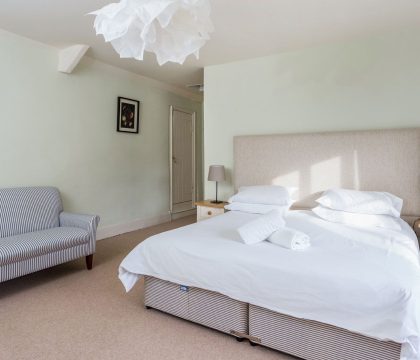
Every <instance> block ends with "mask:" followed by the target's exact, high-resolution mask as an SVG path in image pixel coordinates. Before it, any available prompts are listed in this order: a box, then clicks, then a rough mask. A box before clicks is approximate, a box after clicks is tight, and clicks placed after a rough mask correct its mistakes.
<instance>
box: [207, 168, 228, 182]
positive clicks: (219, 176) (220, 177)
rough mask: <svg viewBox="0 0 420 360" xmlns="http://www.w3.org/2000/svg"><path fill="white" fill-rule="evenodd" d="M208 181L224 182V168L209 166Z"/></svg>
mask: <svg viewBox="0 0 420 360" xmlns="http://www.w3.org/2000/svg"><path fill="white" fill-rule="evenodd" d="M207 180H209V181H224V180H225V167H224V166H223V165H210V167H209V176H208V178H207Z"/></svg>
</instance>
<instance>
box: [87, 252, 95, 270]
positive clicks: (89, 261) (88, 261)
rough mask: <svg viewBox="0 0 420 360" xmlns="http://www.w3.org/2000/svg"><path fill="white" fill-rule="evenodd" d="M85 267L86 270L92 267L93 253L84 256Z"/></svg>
mask: <svg viewBox="0 0 420 360" xmlns="http://www.w3.org/2000/svg"><path fill="white" fill-rule="evenodd" d="M86 267H87V269H88V270H92V268H93V254H92V255H88V256H86Z"/></svg>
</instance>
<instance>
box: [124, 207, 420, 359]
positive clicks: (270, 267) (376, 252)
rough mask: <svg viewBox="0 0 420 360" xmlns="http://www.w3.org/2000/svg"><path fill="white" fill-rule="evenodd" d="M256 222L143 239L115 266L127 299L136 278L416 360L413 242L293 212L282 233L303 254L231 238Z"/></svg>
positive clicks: (214, 222)
mask: <svg viewBox="0 0 420 360" xmlns="http://www.w3.org/2000/svg"><path fill="white" fill-rule="evenodd" d="M256 216H258V215H255V214H249V213H241V212H233V211H232V212H229V213H226V214H224V215H220V216H217V217H214V218H211V219H209V220H206V221H202V222H199V223H197V224H193V225H190V226H186V227H183V228H179V229H176V230H172V231H169V232H166V233H162V234H159V235H155V236H152V237H151V238H149V239H147V240H145V241H143V242H142V243H141V244H139V245H138V246H137V247H136V248H135V249H134V250H133V251H132V252H131V253H130V254H129V255H128V256H127V257H126V258H125V259H124V260H123V262H122V263H121V266H120V269H119V273H120V275H119V276H120V279H121V281H122V282H123V284H124V286H125V288H126V290H127V291H129V290H130V289H131V288H132V287H133V286H134V284H135V283H136V282H137V280H138V279H139V278H140V277H141V275H150V276H155V277H157V278H160V279H163V280H168V281H171V282H174V283H178V284H183V285H189V286H196V287H200V288H203V289H207V290H212V291H217V292H220V293H222V294H225V295H227V296H230V297H232V298H234V299H237V300H241V301H244V302H248V303H251V304H254V305H258V306H262V307H265V308H267V309H271V310H273V311H277V312H280V313H283V314H288V315H291V316H295V317H298V318H304V319H310V320H316V321H320V322H323V323H327V324H331V325H335V326H338V327H341V328H345V329H348V330H350V331H353V332H357V333H360V334H363V335H366V336H370V337H374V338H377V339H380V340H392V341H395V342H399V343H402V344H403V346H402V354H401V359H402V360H419V359H420V266H419V250H418V244H417V239H416V236H415V234H414V232H413V231H412V230H411V229H410V227H409V226H408V224H406V223H405V222H403V221H402V220H401V222H402V226H403V230H402V231H392V230H386V229H380V228H374V229H357V228H352V227H348V226H345V225H341V224H335V223H329V222H327V221H325V220H322V219H320V218H318V217H317V216H316V215H314V214H313V213H312V212H306V211H293V212H290V215H288V216H287V218H286V226H288V227H291V228H295V229H299V230H301V231H303V232H305V233H306V234H308V235H309V236H310V238H311V244H312V246H311V247H310V248H309V249H307V250H305V251H291V250H288V249H284V248H281V247H279V246H276V245H274V244H271V243H269V242H267V241H264V242H262V243H259V244H256V245H245V244H243V243H242V242H241V241H240V238H239V235H238V233H237V231H236V229H237V228H238V227H239V226H241V225H243V224H245V223H246V222H248V221H250V220H252V219H254V218H255V217H256Z"/></svg>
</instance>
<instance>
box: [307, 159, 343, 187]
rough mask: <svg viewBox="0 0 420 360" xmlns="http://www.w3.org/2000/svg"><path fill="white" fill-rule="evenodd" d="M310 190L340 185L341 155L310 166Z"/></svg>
mask: <svg viewBox="0 0 420 360" xmlns="http://www.w3.org/2000/svg"><path fill="white" fill-rule="evenodd" d="M310 174H311V175H310V189H311V190H310V192H311V193H314V192H317V191H324V190H326V189H330V188H335V187H342V183H341V157H340V156H337V157H334V158H331V159H328V160H325V161H322V162H318V163H316V164H314V165H312V166H311V171H310Z"/></svg>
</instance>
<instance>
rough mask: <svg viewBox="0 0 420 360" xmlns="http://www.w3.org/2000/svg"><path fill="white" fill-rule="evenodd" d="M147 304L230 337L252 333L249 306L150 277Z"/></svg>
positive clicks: (225, 297)
mask: <svg viewBox="0 0 420 360" xmlns="http://www.w3.org/2000/svg"><path fill="white" fill-rule="evenodd" d="M144 288H145V294H144V304H145V306H146V307H150V308H153V309H157V310H161V311H164V312H167V313H169V314H172V315H175V316H178V317H180V318H183V319H186V320H190V321H193V322H196V323H198V324H201V325H204V326H207V327H210V328H213V329H216V330H219V331H222V332H224V333H227V334H232V335H234V334H233V332H236V333H244V334H246V333H247V332H248V304H247V303H244V302H241V301H237V300H234V299H231V298H230V297H228V296H225V295H222V294H219V293H216V292H212V291H207V290H203V289H199V288H193V287H186V286H182V285H176V284H174V283H171V282H169V281H164V280H160V279H157V278H154V277H150V276H146V277H145V280H144Z"/></svg>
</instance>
